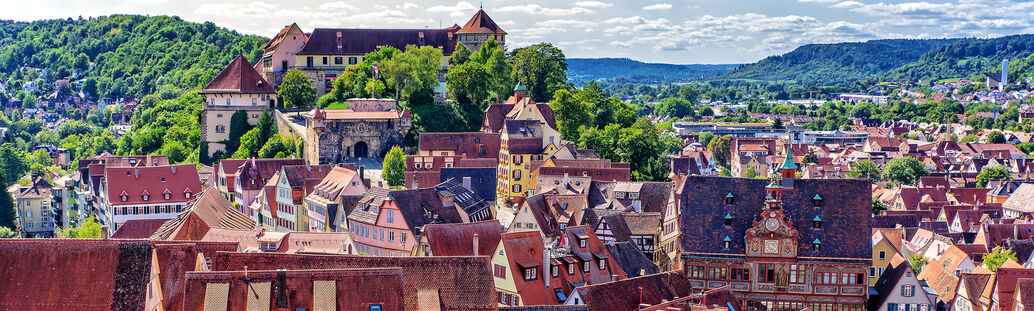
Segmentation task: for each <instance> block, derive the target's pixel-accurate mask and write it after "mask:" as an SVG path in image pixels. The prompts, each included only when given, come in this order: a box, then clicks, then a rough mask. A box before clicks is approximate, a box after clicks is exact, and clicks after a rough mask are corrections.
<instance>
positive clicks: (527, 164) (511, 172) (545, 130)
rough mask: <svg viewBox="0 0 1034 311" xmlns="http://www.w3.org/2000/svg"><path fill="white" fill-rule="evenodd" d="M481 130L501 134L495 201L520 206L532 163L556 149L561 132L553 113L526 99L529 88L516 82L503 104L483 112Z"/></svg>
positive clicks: (528, 98)
mask: <svg viewBox="0 0 1034 311" xmlns="http://www.w3.org/2000/svg"><path fill="white" fill-rule="evenodd" d="M482 130H483V131H485V132H499V133H500V141H501V144H500V148H499V173H498V174H499V179H498V182H497V183H496V202H498V204H501V205H503V206H513V205H519V204H520V203H522V202H524V199H525V198H526V197H527V196H528V190H530V189H529V188H530V186H531V180H532V178H531V171H532V169H531V163H532V161H541V160H543V159H544V158H545V157H546V155H548V154H552V153H554V152H556V151H557V150H558V147H557V145H558V144H559V143H560V133H559V132H558V131H557V130H556V121H555V119H554V117H553V110H552V109H550V108H549V105H548V104H536V103H535V102H534V101H533V100H531V98H530V97H528V89H527V88H526V87H524V85H523V84H521V83H518V84H517V87H516V88H514V95H513V96H511V97H510V98H509V99H507V100H506V103H503V104H495V105H492V106H490V107H489V108H488V109H487V110H486V111H485V123H484V125H483V126H482Z"/></svg>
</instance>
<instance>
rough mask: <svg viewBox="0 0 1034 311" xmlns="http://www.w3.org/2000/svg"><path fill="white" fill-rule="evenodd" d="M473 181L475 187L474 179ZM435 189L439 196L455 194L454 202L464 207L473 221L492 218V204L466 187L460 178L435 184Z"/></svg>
mask: <svg viewBox="0 0 1034 311" xmlns="http://www.w3.org/2000/svg"><path fill="white" fill-rule="evenodd" d="M471 183H472V185H471V186H472V187H473V181H471ZM434 191H436V192H437V193H438V194H439V196H443V195H446V194H451V195H453V199H452V200H453V203H454V204H456V205H457V206H459V207H460V208H462V209H463V211H464V212H465V213H467V215H468V216H469V217H470V218H471V220H472V221H473V220H474V219H477V220H486V219H491V218H492V204H490V203H488V201H486V200H485V199H482V198H481V197H480V196H478V195H477V194H476V193H474V192H473V191H470V190H469V189H467V188H466V187H464V186H463V184H462V183H461V182H460V181H459V180H456V179H451V178H450V179H447V180H445V181H442V183H440V184H438V185H435V186H434ZM478 215H480V216H478ZM476 216H477V217H476Z"/></svg>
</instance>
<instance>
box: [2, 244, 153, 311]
mask: <svg viewBox="0 0 1034 311" xmlns="http://www.w3.org/2000/svg"><path fill="white" fill-rule="evenodd" d="M0 254H3V256H0V271H4V273H3V277H2V278H3V281H2V282H0V309H5V310H142V309H143V308H144V297H145V295H146V292H147V283H148V281H149V280H150V273H151V246H150V245H149V244H148V243H147V242H146V241H126V240H13V239H12V240H2V241H0Z"/></svg>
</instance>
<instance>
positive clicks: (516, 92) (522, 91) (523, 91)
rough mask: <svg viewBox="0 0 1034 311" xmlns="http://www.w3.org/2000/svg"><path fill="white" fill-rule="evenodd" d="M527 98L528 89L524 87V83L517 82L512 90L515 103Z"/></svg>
mask: <svg viewBox="0 0 1034 311" xmlns="http://www.w3.org/2000/svg"><path fill="white" fill-rule="evenodd" d="M527 96H528V88H527V87H524V83H521V82H517V86H516V87H514V88H513V97H514V99H516V101H517V102H520V101H521V99H524V98H525V97H527Z"/></svg>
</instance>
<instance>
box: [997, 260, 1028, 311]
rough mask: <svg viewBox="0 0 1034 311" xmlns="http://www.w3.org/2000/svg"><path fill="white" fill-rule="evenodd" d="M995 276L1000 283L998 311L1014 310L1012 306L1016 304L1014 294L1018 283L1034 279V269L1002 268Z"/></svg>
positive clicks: (998, 288) (998, 287)
mask: <svg viewBox="0 0 1034 311" xmlns="http://www.w3.org/2000/svg"><path fill="white" fill-rule="evenodd" d="M995 275H996V280H997V282H998V286H996V291H997V293H996V294H997V295H998V303H999V307H998V310H1012V305H1013V303H1014V302H1015V300H1014V299H1013V294H1015V293H1016V282H1017V281H1019V279H1029V278H1034V269H1027V268H1011V267H1005V266H1002V267H999V268H998V270H997V271H995Z"/></svg>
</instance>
